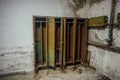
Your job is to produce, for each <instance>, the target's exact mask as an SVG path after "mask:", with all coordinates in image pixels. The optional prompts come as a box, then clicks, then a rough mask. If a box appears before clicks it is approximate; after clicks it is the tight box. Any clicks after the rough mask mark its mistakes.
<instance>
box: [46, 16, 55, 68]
mask: <svg viewBox="0 0 120 80" xmlns="http://www.w3.org/2000/svg"><path fill="white" fill-rule="evenodd" d="M48 24H49V25H48V26H49V27H48V56H49V60H48V61H49V66H50V67H52V68H54V67H55V19H54V18H53V17H50V18H49V21H48Z"/></svg>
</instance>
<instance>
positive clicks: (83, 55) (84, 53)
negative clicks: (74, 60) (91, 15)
mask: <svg viewBox="0 0 120 80" xmlns="http://www.w3.org/2000/svg"><path fill="white" fill-rule="evenodd" d="M87 36H88V27H87V20H85V23H84V24H83V25H82V39H81V62H82V63H86V60H87Z"/></svg>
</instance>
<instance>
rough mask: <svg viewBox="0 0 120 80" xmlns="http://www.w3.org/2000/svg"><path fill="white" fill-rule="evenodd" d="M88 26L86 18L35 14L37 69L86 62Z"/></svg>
mask: <svg viewBox="0 0 120 80" xmlns="http://www.w3.org/2000/svg"><path fill="white" fill-rule="evenodd" d="M87 29H88V28H87V19H81V18H72V17H70V18H69V17H64V18H61V17H34V43H35V63H36V65H35V67H36V69H38V68H40V67H52V68H55V67H57V66H58V67H59V66H60V67H61V69H64V68H65V67H66V66H67V65H76V64H77V63H79V64H80V63H85V62H86V56H87V33H88V32H87Z"/></svg>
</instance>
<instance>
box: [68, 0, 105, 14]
mask: <svg viewBox="0 0 120 80" xmlns="http://www.w3.org/2000/svg"><path fill="white" fill-rule="evenodd" d="M102 1H105V0H72V1H68V4H69V8H70V9H72V11H73V13H74V16H77V15H76V12H77V11H78V10H79V9H82V8H84V6H85V5H89V7H91V6H92V5H93V4H95V3H98V4H99V3H101V2H102Z"/></svg>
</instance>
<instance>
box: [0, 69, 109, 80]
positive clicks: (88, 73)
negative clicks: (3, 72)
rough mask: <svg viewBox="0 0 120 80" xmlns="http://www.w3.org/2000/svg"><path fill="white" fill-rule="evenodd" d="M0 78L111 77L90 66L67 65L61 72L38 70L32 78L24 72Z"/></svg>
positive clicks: (79, 79) (97, 79)
mask: <svg viewBox="0 0 120 80" xmlns="http://www.w3.org/2000/svg"><path fill="white" fill-rule="evenodd" d="M0 80H111V79H110V78H108V77H107V76H105V75H103V74H101V73H100V72H98V71H96V70H94V69H92V68H85V67H77V68H76V69H75V70H74V68H73V67H69V68H67V69H65V72H61V70H60V69H56V70H52V69H47V70H40V71H39V74H38V75H37V77H36V78H34V76H33V74H26V75H15V76H8V77H0Z"/></svg>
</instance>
